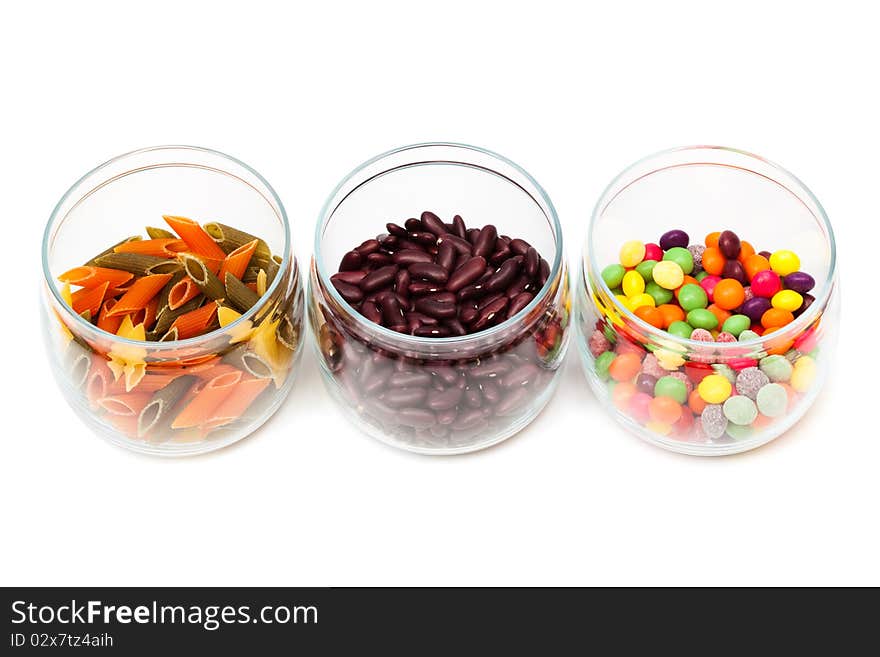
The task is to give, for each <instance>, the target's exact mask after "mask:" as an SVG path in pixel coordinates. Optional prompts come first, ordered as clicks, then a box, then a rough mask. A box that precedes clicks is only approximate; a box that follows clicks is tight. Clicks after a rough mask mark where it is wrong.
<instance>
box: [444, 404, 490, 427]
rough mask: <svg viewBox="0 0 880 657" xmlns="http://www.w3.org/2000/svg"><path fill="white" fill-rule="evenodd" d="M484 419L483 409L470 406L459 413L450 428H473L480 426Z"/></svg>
mask: <svg viewBox="0 0 880 657" xmlns="http://www.w3.org/2000/svg"><path fill="white" fill-rule="evenodd" d="M485 421H486V420H485V418H484V417H483V410H482V409H480V408H472V409H470V410H467V411H464V412H463V413H459V415H458V417H456V418H455V421H454V422H453V423H452V428H453V429H455V430H457V431H463V430H466V429H473V428H475V427H478V426H480V425H481V424H482V423H484V422H485Z"/></svg>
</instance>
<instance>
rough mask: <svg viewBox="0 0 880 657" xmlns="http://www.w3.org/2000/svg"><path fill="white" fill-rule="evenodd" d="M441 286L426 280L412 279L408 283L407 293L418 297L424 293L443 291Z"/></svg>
mask: <svg viewBox="0 0 880 657" xmlns="http://www.w3.org/2000/svg"><path fill="white" fill-rule="evenodd" d="M443 289H444V288H443V286H442V285H438V284H437V283H430V282H428V281H413V282H412V283H410V284H409V293H410V294H411V295H412V296H414V297H420V296H423V295H425V294H434V293H435V292H441V291H443Z"/></svg>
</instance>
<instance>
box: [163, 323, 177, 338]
mask: <svg viewBox="0 0 880 657" xmlns="http://www.w3.org/2000/svg"><path fill="white" fill-rule="evenodd" d="M175 340H177V327H176V326H175V327H173V328H172V329H171V330H170V331H168V332H167V333H165V335H163V336H162V337H161V338H159V342H174V341H175Z"/></svg>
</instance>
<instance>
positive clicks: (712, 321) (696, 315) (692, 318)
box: [687, 308, 718, 331]
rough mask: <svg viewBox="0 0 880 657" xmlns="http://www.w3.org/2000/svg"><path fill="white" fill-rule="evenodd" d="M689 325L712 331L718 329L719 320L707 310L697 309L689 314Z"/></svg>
mask: <svg viewBox="0 0 880 657" xmlns="http://www.w3.org/2000/svg"><path fill="white" fill-rule="evenodd" d="M687 323H688V324H690V325H691V326H693V327H694V328H702V329H706V330H708V331H711V330H712V329H714V328H717V327H718V318H717V317H715V315H713V314H712V312H711V311H709V310H706V309H705V308H696V309H695V310H691V311H690V312H689V313H688V314H687Z"/></svg>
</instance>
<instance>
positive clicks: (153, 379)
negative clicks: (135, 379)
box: [137, 369, 185, 392]
mask: <svg viewBox="0 0 880 657" xmlns="http://www.w3.org/2000/svg"><path fill="white" fill-rule="evenodd" d="M184 374H185V372H172V373H165V372H161V373H156V372H155V371H153V370H149V369H148V370H147V373H146V374H145V375H144V378H143V379H141V380H140V383H138V385H137V391H138V392H156V391H157V390H161V389H162V388H164V387H165V386H167V385H168V384H169V383H171V382H172V381H174V379H176V378H179V377H181V376H183V375H184Z"/></svg>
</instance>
